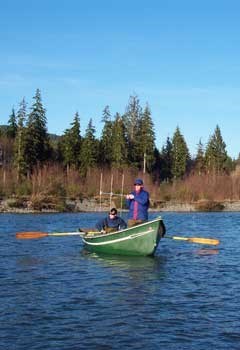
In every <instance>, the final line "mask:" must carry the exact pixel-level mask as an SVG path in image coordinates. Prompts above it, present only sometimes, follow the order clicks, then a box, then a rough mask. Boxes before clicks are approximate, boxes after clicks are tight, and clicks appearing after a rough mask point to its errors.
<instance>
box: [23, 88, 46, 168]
mask: <svg viewBox="0 0 240 350" xmlns="http://www.w3.org/2000/svg"><path fill="white" fill-rule="evenodd" d="M33 99H34V103H33V105H32V108H31V112H30V114H29V116H28V121H27V136H26V137H27V153H26V159H27V163H28V168H29V170H30V171H32V169H33V167H34V166H35V165H36V164H37V163H42V162H44V161H45V160H47V158H48V157H49V153H50V144H49V136H48V133H47V119H46V111H45V109H44V108H43V104H42V98H41V93H40V90H39V89H37V90H36V94H35V96H34V97H33Z"/></svg>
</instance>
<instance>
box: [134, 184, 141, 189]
mask: <svg viewBox="0 0 240 350" xmlns="http://www.w3.org/2000/svg"><path fill="white" fill-rule="evenodd" d="M134 187H135V189H136V191H140V189H141V187H142V186H141V185H139V184H135V185H134Z"/></svg>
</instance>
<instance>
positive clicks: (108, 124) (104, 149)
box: [100, 106, 114, 166]
mask: <svg viewBox="0 0 240 350" xmlns="http://www.w3.org/2000/svg"><path fill="white" fill-rule="evenodd" d="M102 122H103V123H104V126H103V129H102V135H101V139H100V161H101V164H102V165H108V166H109V165H111V163H112V144H113V141H114V140H113V135H112V134H113V123H112V121H111V113H110V110H109V106H106V107H105V108H104V110H103V118H102Z"/></svg>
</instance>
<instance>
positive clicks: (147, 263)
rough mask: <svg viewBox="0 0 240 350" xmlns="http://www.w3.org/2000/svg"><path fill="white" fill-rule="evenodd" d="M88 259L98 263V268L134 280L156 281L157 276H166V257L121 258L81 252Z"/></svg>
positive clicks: (119, 256)
mask: <svg viewBox="0 0 240 350" xmlns="http://www.w3.org/2000/svg"><path fill="white" fill-rule="evenodd" d="M81 254H82V255H84V256H85V258H86V259H89V260H90V261H92V262H94V263H97V265H98V266H100V267H104V268H107V269H111V270H112V272H114V271H116V272H117V273H118V274H119V273H120V272H124V273H127V275H128V276H131V278H133V279H137V280H144V279H146V278H147V279H155V278H156V276H158V278H159V276H161V277H162V276H163V275H164V274H165V265H166V257H165V256H164V257H163V256H153V257H152V256H151V257H150V256H149V257H140V256H121V255H110V254H96V253H89V252H86V251H84V250H83V251H82V252H81Z"/></svg>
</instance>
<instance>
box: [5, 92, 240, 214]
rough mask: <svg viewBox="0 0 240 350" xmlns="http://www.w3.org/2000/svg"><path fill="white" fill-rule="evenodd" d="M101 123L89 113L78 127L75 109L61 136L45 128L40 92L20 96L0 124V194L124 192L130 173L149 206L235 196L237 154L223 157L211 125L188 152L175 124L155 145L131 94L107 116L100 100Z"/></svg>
mask: <svg viewBox="0 0 240 350" xmlns="http://www.w3.org/2000/svg"><path fill="white" fill-rule="evenodd" d="M101 121H102V125H101V130H96V127H95V125H94V120H93V119H91V118H90V119H89V121H88V124H87V128H86V130H82V128H81V116H80V115H79V113H78V111H76V113H75V115H73V116H72V122H71V124H70V125H69V128H67V129H66V130H65V131H64V133H63V135H59V136H58V135H54V134H49V133H48V129H47V117H46V109H45V106H44V104H43V102H42V96H41V92H40V90H39V89H37V90H36V92H35V95H34V96H33V101H32V104H31V105H30V107H28V102H27V101H26V100H25V99H24V98H23V99H22V100H21V101H20V103H19V105H18V109H17V110H15V109H14V108H13V109H12V110H10V113H9V119H8V124H7V125H1V127H0V197H1V198H11V197H14V198H15V199H16V198H17V199H18V200H20V199H21V198H31V200H33V201H34V200H35V201H36V202H38V201H40V200H42V199H44V200H45V201H46V200H47V198H51V201H54V200H55V201H56V202H57V203H58V205H59V203H61V200H62V199H63V198H89V197H94V196H98V195H99V191H102V192H106V193H108V192H110V191H112V192H113V193H121V192H127V191H130V190H131V189H132V185H133V179H134V178H135V177H137V176H138V177H142V178H143V179H144V183H145V186H146V187H147V189H148V191H149V192H150V194H151V198H152V201H153V202H152V203H153V205H154V203H160V202H161V201H181V202H198V201H203V200H207V201H214V202H216V201H224V200H239V199H240V171H239V167H238V164H239V159H237V160H235V159H232V158H231V157H229V156H228V154H227V151H226V144H225V142H224V140H223V138H222V135H221V130H220V127H219V126H218V125H216V128H215V130H213V133H212V135H209V139H208V142H207V144H206V145H204V144H202V143H201V139H200V140H196V148H197V153H196V156H195V157H192V156H191V155H190V152H189V149H188V145H187V143H186V141H185V138H184V135H183V134H182V133H181V130H180V126H176V129H175V132H174V134H173V135H172V137H168V138H167V139H166V140H165V142H163V147H162V148H161V149H157V147H156V144H155V140H156V136H158V138H160V137H161V135H155V130H154V124H153V120H152V115H151V108H150V106H149V105H148V104H146V105H145V106H141V104H140V101H139V98H138V96H136V95H135V96H130V97H129V100H128V101H127V105H126V109H125V112H124V114H120V113H118V112H117V113H116V114H115V115H112V114H111V111H110V107H109V106H106V107H105V108H104V110H103V111H102V119H101ZM166 123H167V121H166ZM96 131H100V132H101V134H100V136H99V137H98V138H97V137H96ZM163 141H164V140H163ZM100 187H101V188H100ZM63 209H64V208H63Z"/></svg>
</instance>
